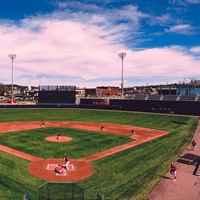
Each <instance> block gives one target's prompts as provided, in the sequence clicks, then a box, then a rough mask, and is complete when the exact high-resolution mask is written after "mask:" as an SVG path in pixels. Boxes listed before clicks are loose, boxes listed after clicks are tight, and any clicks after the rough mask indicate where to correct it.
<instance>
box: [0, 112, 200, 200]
mask: <svg viewBox="0 0 200 200" xmlns="http://www.w3.org/2000/svg"><path fill="white" fill-rule="evenodd" d="M0 112H1V116H2V117H1V118H0V122H12V121H13V122H15V121H38V122H40V121H41V119H45V121H88V122H100V123H114V124H123V125H131V126H140V127H147V128H154V129H159V130H164V131H169V132H170V134H169V135H166V136H163V137H161V138H158V139H156V140H153V141H150V142H148V143H145V144H141V145H139V146H136V147H133V148H130V149H128V150H125V151H123V152H119V153H116V154H114V155H112V156H109V157H105V158H103V159H100V160H96V161H93V162H91V163H90V164H91V165H92V166H93V167H94V169H95V170H94V173H93V174H92V176H90V177H89V178H87V179H84V180H81V181H76V183H78V184H79V185H81V186H82V187H83V188H85V199H86V200H90V199H91V200H94V199H96V194H97V192H100V193H101V194H103V195H104V197H105V200H115V199H119V200H126V199H134V200H145V199H146V198H147V196H148V195H149V194H150V192H151V191H152V190H153V188H155V186H156V185H157V184H158V183H159V181H160V180H161V178H162V176H163V175H165V174H166V172H167V170H168V168H169V165H170V163H171V162H175V161H176V160H177V158H178V156H179V155H180V154H181V153H182V152H183V150H184V149H185V148H186V146H187V145H188V144H189V143H190V141H191V139H192V137H193V134H194V131H195V129H196V126H197V123H198V118H195V117H188V116H174V115H173V116H170V115H157V114H141V113H131V112H111V111H96V110H81V111H80V112H78V111H77V110H73V109H60V110H59V109H40V110H38V109H18V110H12V109H10V110H9V109H8V110H0ZM59 130H60V129H59ZM41 131H42V133H41ZM61 131H62V133H63V134H64V135H66V136H69V137H73V138H75V139H74V140H73V142H69V143H68V144H67V146H66V145H63V146H62V145H61V144H55V143H51V142H44V138H45V137H46V136H47V135H48V134H50V135H51V134H54V133H57V132H58V127H56V128H45V129H44V130H41V129H34V130H29V131H20V132H15V133H14V132H13V133H6V134H3V135H0V144H3V145H6V146H10V147H12V148H15V149H18V150H20V151H23V152H27V153H30V154H33V155H35V156H38V157H42V158H54V157H58V156H57V154H59V153H60V151H63V150H64V151H67V152H70V157H72V158H73V159H76V158H79V157H83V156H86V155H90V154H93V153H95V152H98V151H102V150H104V149H107V148H110V147H113V146H117V145H120V144H122V143H126V142H128V141H129V138H126V137H123V136H119V135H111V134H107V135H105V133H95V132H91V131H82V130H74V129H70V128H62V130H61ZM80 135H81V137H80ZM106 141H108V142H106ZM97 144H98V145H97ZM57 147H58V148H57ZM30 164H31V163H30V162H29V161H26V160H23V159H21V158H18V157H15V156H12V155H10V154H7V153H4V152H2V151H0V171H1V173H0V179H1V185H0V199H5V200H6V199H12V197H13V200H14V199H21V198H22V196H23V194H25V193H26V192H30V195H31V199H37V188H38V186H40V185H42V184H43V183H45V182H46V181H44V180H41V179H38V178H36V177H34V176H32V175H31V174H29V173H28V171H27V167H28V166H29V165H30ZM22 169H25V170H22Z"/></svg>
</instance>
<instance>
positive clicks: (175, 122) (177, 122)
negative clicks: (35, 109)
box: [172, 121, 188, 124]
mask: <svg viewBox="0 0 200 200" xmlns="http://www.w3.org/2000/svg"><path fill="white" fill-rule="evenodd" d="M172 122H173V123H174V124H188V123H186V122H179V121H172Z"/></svg>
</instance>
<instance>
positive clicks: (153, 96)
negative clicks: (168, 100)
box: [147, 94, 162, 101]
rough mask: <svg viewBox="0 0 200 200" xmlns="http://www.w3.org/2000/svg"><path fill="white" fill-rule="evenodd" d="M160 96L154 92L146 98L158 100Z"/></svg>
mask: <svg viewBox="0 0 200 200" xmlns="http://www.w3.org/2000/svg"><path fill="white" fill-rule="evenodd" d="M161 98H162V95H159V94H154V95H148V98H147V100H153V101H160V100H161Z"/></svg>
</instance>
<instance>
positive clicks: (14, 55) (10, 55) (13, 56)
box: [8, 54, 17, 103]
mask: <svg viewBox="0 0 200 200" xmlns="http://www.w3.org/2000/svg"><path fill="white" fill-rule="evenodd" d="M8 57H9V58H10V59H11V60H12V92H11V95H12V96H11V100H12V103H13V61H14V59H15V58H16V57H17V55H16V54H9V55H8Z"/></svg>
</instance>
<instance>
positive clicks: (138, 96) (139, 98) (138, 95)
mask: <svg viewBox="0 0 200 200" xmlns="http://www.w3.org/2000/svg"><path fill="white" fill-rule="evenodd" d="M133 99H134V100H146V95H144V94H136V95H135V96H134V98H133Z"/></svg>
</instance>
